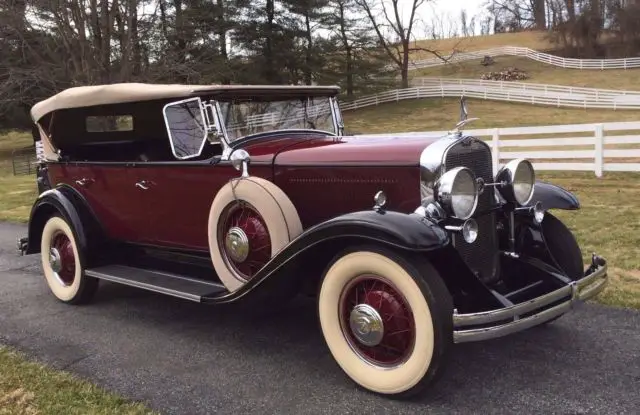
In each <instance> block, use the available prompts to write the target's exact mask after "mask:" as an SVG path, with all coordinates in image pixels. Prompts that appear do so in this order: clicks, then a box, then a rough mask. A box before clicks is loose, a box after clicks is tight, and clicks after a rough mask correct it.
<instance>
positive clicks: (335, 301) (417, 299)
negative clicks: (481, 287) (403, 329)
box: [318, 251, 435, 394]
mask: <svg viewBox="0 0 640 415" xmlns="http://www.w3.org/2000/svg"><path fill="white" fill-rule="evenodd" d="M363 274H374V275H378V276H381V277H384V278H386V279H387V280H388V281H390V282H391V283H392V284H393V285H394V286H395V288H396V289H397V290H398V291H399V292H400V293H401V294H402V295H403V296H404V297H405V299H406V300H407V303H408V305H409V307H411V310H412V312H413V316H414V319H415V321H414V323H415V328H416V333H415V335H416V338H415V346H414V348H413V351H412V352H411V355H410V356H409V358H408V359H407V361H405V362H404V363H402V364H400V365H398V366H394V367H391V368H382V367H377V366H375V365H373V364H372V363H369V362H367V361H365V360H364V359H363V358H361V357H360V356H359V355H358V354H357V353H356V352H354V350H353V349H352V347H351V346H350V345H349V343H348V342H347V339H346V338H345V335H344V334H343V332H342V329H341V327H340V318H339V315H338V314H339V312H338V310H339V301H340V297H341V294H342V291H343V289H344V288H345V286H347V285H348V284H349V282H350V281H351V280H352V279H353V278H355V277H358V276H360V275H363ZM318 309H319V317H320V326H321V328H322V333H323V335H324V338H325V340H326V343H327V345H328V346H329V349H330V351H331V354H332V355H333V357H334V359H335V360H336V362H337V363H338V364H339V365H340V367H341V368H342V369H343V370H344V371H345V372H346V373H347V375H348V376H349V377H351V379H353V380H354V381H355V382H356V383H358V384H360V385H361V386H362V387H364V388H366V389H369V390H371V391H374V392H377V393H381V394H398V393H402V392H404V391H407V390H408V389H411V388H412V387H413V386H415V385H416V384H417V383H418V382H420V380H422V378H423V377H424V376H425V375H426V373H427V371H428V370H429V366H430V364H431V360H432V357H433V350H434V341H435V338H434V328H433V322H432V319H431V310H430V309H429V306H428V304H427V302H426V300H425V298H424V296H423V294H422V291H421V290H420V287H418V285H417V284H416V282H415V281H414V280H413V278H411V276H410V275H409V274H408V273H407V272H406V271H405V270H404V268H403V267H402V266H400V265H399V264H398V263H397V262H395V261H393V260H391V259H390V258H387V257H385V256H383V255H381V254H378V253H375V252H367V251H361V252H354V253H351V254H347V255H345V256H344V257H342V258H340V259H338V260H337V261H336V262H335V263H334V264H333V265H332V266H331V268H330V269H329V270H328V271H327V273H326V275H325V278H324V280H323V282H322V286H321V288H320V294H319V298H318Z"/></svg>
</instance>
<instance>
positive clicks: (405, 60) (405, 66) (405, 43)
mask: <svg viewBox="0 0 640 415" xmlns="http://www.w3.org/2000/svg"><path fill="white" fill-rule="evenodd" d="M400 74H401V76H402V84H401V88H403V89H404V88H409V39H408V38H407V39H403V40H402V68H401V71H400Z"/></svg>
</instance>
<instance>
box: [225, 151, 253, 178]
mask: <svg viewBox="0 0 640 415" xmlns="http://www.w3.org/2000/svg"><path fill="white" fill-rule="evenodd" d="M229 160H230V161H231V165H232V166H233V167H234V168H235V169H236V170H238V171H240V170H241V169H242V177H249V163H250V162H251V156H250V155H249V153H248V152H247V151H246V150H243V149H238V150H236V151H234V152H233V153H231V156H230V157H229Z"/></svg>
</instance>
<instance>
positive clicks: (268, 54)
mask: <svg viewBox="0 0 640 415" xmlns="http://www.w3.org/2000/svg"><path fill="white" fill-rule="evenodd" d="M266 12H267V27H266V31H265V40H266V45H265V51H264V58H265V61H266V62H265V64H266V68H265V74H266V78H267V79H266V80H267V81H268V82H269V83H273V84H276V83H278V82H277V81H278V80H277V79H276V78H277V76H276V70H275V68H274V59H273V26H274V21H275V5H274V0H267V7H266Z"/></svg>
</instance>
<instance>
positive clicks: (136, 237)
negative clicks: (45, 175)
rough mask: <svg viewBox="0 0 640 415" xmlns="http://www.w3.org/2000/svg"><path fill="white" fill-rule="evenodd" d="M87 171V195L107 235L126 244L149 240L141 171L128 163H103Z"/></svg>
mask: <svg viewBox="0 0 640 415" xmlns="http://www.w3.org/2000/svg"><path fill="white" fill-rule="evenodd" d="M84 172H85V176H84V177H83V179H84V184H83V185H82V188H83V189H84V191H83V194H84V196H85V199H86V200H87V202H89V205H90V206H91V208H92V209H93V211H94V213H95V215H96V216H97V218H98V220H99V221H100V223H101V225H102V226H103V228H104V229H105V231H106V232H107V234H108V235H109V236H110V237H111V238H114V239H117V240H120V241H126V242H142V241H145V240H147V239H148V234H147V230H148V228H149V226H148V225H149V222H148V220H149V219H148V216H147V215H146V214H145V208H144V206H145V205H144V203H143V199H144V197H143V196H144V193H143V192H142V189H140V187H139V186H137V185H136V184H137V183H139V182H140V181H141V179H140V178H139V171H138V170H137V169H135V168H133V167H131V166H129V165H126V164H124V163H101V164H92V165H87V166H86V168H85V171H84Z"/></svg>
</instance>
